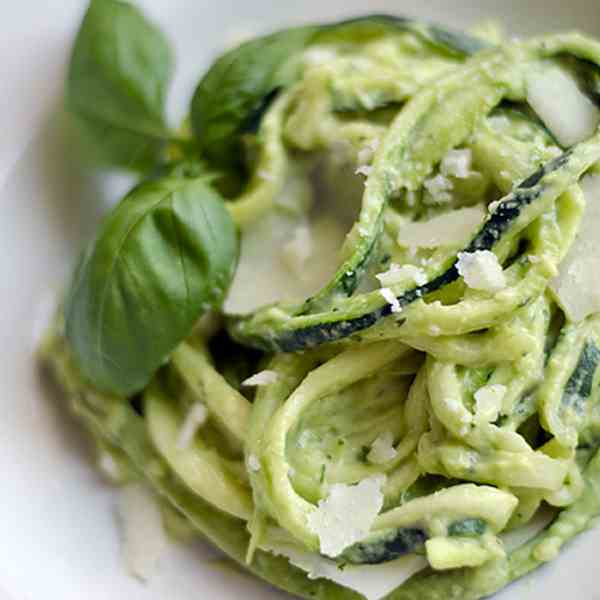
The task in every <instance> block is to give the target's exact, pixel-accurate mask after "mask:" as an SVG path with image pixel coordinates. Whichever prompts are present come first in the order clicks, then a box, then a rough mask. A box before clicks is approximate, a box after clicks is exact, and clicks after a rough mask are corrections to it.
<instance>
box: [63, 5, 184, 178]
mask: <svg viewBox="0 0 600 600" xmlns="http://www.w3.org/2000/svg"><path fill="white" fill-rule="evenodd" d="M172 71H173V58H172V54H171V50H170V47H169V44H168V42H167V40H166V39H165V37H164V36H163V34H162V33H161V32H160V31H159V30H158V29H157V28H156V27H155V26H154V25H152V24H151V23H149V22H148V21H146V19H145V18H144V16H143V15H142V14H141V13H140V12H139V11H138V10H137V9H136V8H135V7H133V6H132V5H131V4H128V3H127V2H121V1H120V0H92V1H91V3H90V6H89V8H88V10H87V12H86V14H85V17H84V19H83V22H82V24H81V27H80V29H79V32H78V34H77V38H76V40H75V44H74V46H73V50H72V54H71V60H70V65H69V71H68V76H67V89H66V102H67V108H68V110H69V111H70V112H71V113H72V114H73V115H74V116H75V118H76V121H77V124H78V133H80V137H81V138H82V140H83V142H84V143H85V144H86V146H87V149H89V151H90V152H92V153H93V155H94V158H95V159H97V160H99V161H101V162H105V163H109V164H112V165H116V166H120V167H125V168H139V169H143V168H145V167H148V166H149V165H152V164H154V163H156V162H157V160H158V159H159V158H160V156H161V154H162V151H163V148H164V146H165V143H166V141H167V140H168V139H169V138H170V137H171V134H170V133H169V130H168V128H167V126H166V124H165V98H166V94H167V87H168V84H169V81H170V79H171V74H172Z"/></svg>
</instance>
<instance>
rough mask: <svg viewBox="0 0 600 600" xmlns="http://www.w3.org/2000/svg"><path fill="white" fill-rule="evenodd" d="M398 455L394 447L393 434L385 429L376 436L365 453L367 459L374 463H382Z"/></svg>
mask: <svg viewBox="0 0 600 600" xmlns="http://www.w3.org/2000/svg"><path fill="white" fill-rule="evenodd" d="M396 456H398V450H396V448H394V434H393V433H392V432H391V431H386V432H384V433H382V434H380V435H378V436H377V438H376V439H375V441H374V442H373V444H372V445H371V450H369V453H368V454H367V460H368V461H369V462H370V463H373V464H374V465H383V464H385V463H387V462H389V461H390V460H394V458H396Z"/></svg>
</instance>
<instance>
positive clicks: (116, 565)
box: [0, 0, 600, 600]
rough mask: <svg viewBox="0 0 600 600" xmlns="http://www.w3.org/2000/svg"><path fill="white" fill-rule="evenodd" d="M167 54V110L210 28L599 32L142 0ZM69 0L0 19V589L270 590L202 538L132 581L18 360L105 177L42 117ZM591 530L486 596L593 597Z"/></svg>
mask: <svg viewBox="0 0 600 600" xmlns="http://www.w3.org/2000/svg"><path fill="white" fill-rule="evenodd" d="M140 4H142V5H143V7H144V8H145V9H146V10H147V12H148V14H149V15H150V16H151V17H152V18H154V19H155V20H156V21H157V22H158V23H159V24H160V25H161V26H162V27H163V28H164V30H165V31H166V32H167V33H168V35H169V37H170V38H171V41H172V43H173V44H174V46H175V48H176V52H177V60H178V63H177V65H178V66H177V77H176V80H175V82H174V86H173V88H172V89H173V93H172V94H171V97H170V101H169V111H170V114H171V115H172V117H173V119H174V120H176V119H180V118H181V117H182V116H183V114H184V111H185V108H186V105H187V101H188V99H189V97H190V94H191V92H192V90H193V87H194V85H195V82H196V81H197V79H198V77H199V76H200V74H201V73H202V72H203V70H204V69H205V67H206V66H207V65H208V63H209V61H210V60H211V58H212V57H213V56H214V55H215V53H216V52H217V51H218V50H219V49H220V48H222V47H223V46H224V43H225V42H226V40H228V39H229V40H230V39H231V37H232V36H235V35H237V34H239V33H240V32H243V31H244V30H252V31H257V32H259V31H265V30H269V29H272V28H275V27H278V26H284V25H288V24H291V23H297V22H300V21H311V20H317V21H318V20H321V19H331V18H337V17H340V16H342V15H345V16H347V15H352V14H357V13H365V12H394V13H397V14H402V13H404V14H409V15H417V16H421V17H424V18H427V19H432V20H436V21H438V22H440V23H445V24H448V25H451V26H456V27H465V26H468V25H471V24H473V23H476V22H477V21H480V20H482V19H487V18H498V19H500V20H501V21H503V22H505V24H506V25H507V27H508V29H509V30H510V31H513V32H515V34H525V33H536V32H537V33H539V32H546V31H549V30H559V29H563V30H565V29H567V30H570V29H574V28H578V29H582V30H586V31H588V32H591V33H596V34H600V10H599V9H598V7H597V5H596V3H595V2H594V1H593V0H570V1H569V2H565V0H505V1H504V2H499V1H498V0H495V1H492V0H483V1H482V0H479V1H477V0H472V1H462V2H461V1H458V0H455V1H454V2H452V3H450V2H447V0H429V1H428V2H407V1H403V0H389V1H386V0H371V1H370V2H369V3H365V2H362V1H359V0H326V1H323V0H303V1H302V2H293V3H292V2H289V1H279V2H274V1H273V0H252V1H244V0H219V2H213V1H207V0H170V1H168V2H167V0H145V1H143V2H141V1H140ZM83 9H84V3H83V2H82V1H81V0H46V1H44V2H40V1H39V0H20V1H19V2H17V3H10V5H8V4H7V6H4V7H3V15H2V21H1V25H0V29H1V32H2V35H1V36H0V38H1V39H0V55H1V56H2V65H1V66H0V77H1V81H2V100H3V103H2V111H1V114H0V131H2V135H1V136H0V185H1V186H2V208H3V212H2V218H1V219H0V240H1V246H0V247H1V251H0V275H1V278H2V279H1V280H2V282H3V286H2V293H1V294H0V335H1V336H2V337H1V339H2V346H1V347H2V349H3V352H4V354H3V356H2V357H1V358H0V381H1V382H2V396H1V399H0V406H1V413H0V414H1V417H0V473H1V479H0V481H1V484H0V485H1V490H0V494H1V496H0V497H1V501H0V507H1V516H0V540H2V541H1V543H0V597H2V595H3V593H4V594H5V595H6V596H7V598H11V599H13V600H17V599H28V600H42V599H43V600H79V599H80V598H81V597H82V596H84V597H86V598H87V599H88V600H108V599H110V600H121V599H125V598H126V599H127V600H159V599H160V600H165V599H167V598H168V599H169V600H192V599H194V600H197V599H198V598H207V599H209V598H210V599H212V598H219V599H223V600H227V599H232V600H233V599H237V598H240V597H243V598H245V599H247V600H252V599H254V598H256V599H257V600H258V599H259V598H260V599H266V598H282V597H284V596H283V595H282V594H280V593H279V592H277V591H274V590H272V589H268V588H267V587H266V586H265V585H264V584H262V583H261V582H260V581H258V580H254V579H253V578H251V577H248V576H246V575H244V574H242V573H237V572H235V571H229V570H226V569H224V568H222V566H221V565H220V563H219V562H218V560H217V561H216V562H215V557H216V556H217V553H216V552H215V551H214V550H211V549H209V548H207V547H206V546H204V545H203V544H202V543H197V544H194V545H193V546H192V547H178V548H173V549H172V551H171V552H170V553H169V555H168V556H167V557H166V558H165V560H164V561H163V564H162V569H161V571H160V573H159V574H158V575H157V576H156V577H155V578H154V579H153V580H152V581H151V582H150V583H149V584H147V585H142V584H140V583H139V582H138V581H136V580H134V579H132V578H131V577H130V576H129V574H128V573H127V572H126V569H125V568H124V563H123V561H122V559H121V554H120V546H119V537H118V529H117V527H116V523H115V519H114V492H113V490H112V489H111V488H109V487H108V486H107V485H105V484H104V483H103V482H102V481H101V480H100V478H99V477H98V476H97V474H96V472H95V471H94V470H93V469H92V468H91V465H90V462H89V456H90V452H89V449H88V446H87V442H86V440H85V439H84V437H83V436H82V435H81V433H80V432H79V430H78V429H77V427H76V426H74V424H73V422H72V420H71V419H70V418H69V417H68V416H67V414H66V411H65V410H64V408H63V403H62V402H61V399H60V398H58V397H56V395H55V394H54V395H53V394H52V393H51V392H50V391H49V389H48V386H47V385H45V384H44V382H43V381H42V379H41V377H40V375H39V373H38V371H37V369H36V365H35V361H34V349H35V345H36V340H37V339H38V336H39V330H40V327H42V326H43V324H44V322H45V320H46V319H47V314H48V306H49V304H50V303H51V299H52V296H53V295H55V294H56V292H57V291H59V290H60V289H61V287H62V285H63V284H64V282H65V277H66V276H67V275H68V273H69V270H70V269H71V267H72V264H73V261H74V259H75V257H76V255H77V252H78V249H79V247H80V245H81V242H82V240H83V239H85V238H86V237H88V236H89V235H90V232H91V231H93V229H94V228H95V226H96V224H97V221H98V218H99V216H100V214H101V213H102V211H103V210H104V209H105V207H106V206H107V204H108V203H109V202H110V199H111V198H113V197H115V195H118V193H119V191H120V190H122V189H123V188H124V186H126V185H127V180H126V179H125V180H123V178H120V177H114V176H112V177H101V176H98V175H94V174H90V173H87V174H86V173H82V172H81V170H80V168H79V167H77V161H76V160H73V159H72V158H71V156H70V153H69V148H67V147H66V146H65V142H64V139H63V137H62V135H61V131H62V123H61V120H60V118H59V117H57V107H58V106H60V102H61V97H60V90H61V86H62V81H63V77H64V65H65V59H66V56H67V52H68V48H69V45H70V42H71V39H72V35H73V32H74V30H75V28H76V27H77V24H78V21H79V19H80V18H81V14H82V12H83ZM596 552H599V553H600V533H599V532H597V531H592V532H589V533H587V534H584V535H582V536H580V537H579V538H577V540H576V541H575V542H573V543H572V544H569V546H568V547H567V548H566V549H565V550H564V552H562V553H561V555H560V558H559V559H558V560H556V561H554V562H552V563H551V564H550V565H548V566H547V567H545V568H543V569H540V570H539V571H537V572H536V573H535V574H534V575H533V576H532V577H530V578H527V579H525V580H524V581H522V582H519V583H518V584H516V585H514V586H511V587H510V588H509V589H508V590H506V591H504V592H503V593H502V594H500V595H499V596H498V598H504V599H507V598H527V599H528V600H542V599H543V600H551V599H553V598H557V599H558V598H562V597H565V596H568V597H572V598H577V599H578V600H591V599H593V598H596V599H597V598H600V592H598V591H597V584H596V582H597V578H596V575H597V573H596V571H595V567H594V564H595V562H596V561H595V558H596V557H597V555H596V554H595V553H596Z"/></svg>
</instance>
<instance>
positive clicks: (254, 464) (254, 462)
mask: <svg viewBox="0 0 600 600" xmlns="http://www.w3.org/2000/svg"><path fill="white" fill-rule="evenodd" d="M248 469H250V471H253V472H254V473H256V472H257V471H260V461H259V460H258V456H256V454H250V456H248Z"/></svg>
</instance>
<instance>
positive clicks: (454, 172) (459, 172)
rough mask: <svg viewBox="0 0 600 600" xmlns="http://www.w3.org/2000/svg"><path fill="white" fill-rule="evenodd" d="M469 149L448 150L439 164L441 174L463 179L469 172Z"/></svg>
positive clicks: (470, 156) (470, 157)
mask: <svg viewBox="0 0 600 600" xmlns="http://www.w3.org/2000/svg"><path fill="white" fill-rule="evenodd" d="M471 159H472V155H471V150H469V149H468V148H465V149H464V150H450V152H448V154H446V156H445V157H444V159H443V160H442V162H441V164H440V171H441V172H442V175H446V176H451V177H456V178H458V179H465V178H467V177H468V176H469V175H470V173H471Z"/></svg>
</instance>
